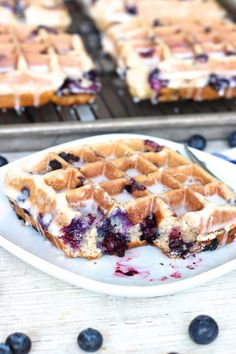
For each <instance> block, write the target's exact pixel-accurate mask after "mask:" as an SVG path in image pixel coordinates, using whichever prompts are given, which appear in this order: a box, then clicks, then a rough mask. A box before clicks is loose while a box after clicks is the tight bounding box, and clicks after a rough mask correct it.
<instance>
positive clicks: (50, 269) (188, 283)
mask: <svg viewBox="0 0 236 354" xmlns="http://www.w3.org/2000/svg"><path fill="white" fill-rule="evenodd" d="M122 138H129V139H132V138H133V139H134V138H141V139H148V138H149V139H153V140H154V141H157V142H160V143H163V144H167V146H168V144H169V145H172V144H173V145H175V146H176V147H178V148H183V145H182V144H179V143H175V142H173V141H171V140H167V139H162V138H158V137H156V136H151V135H142V134H122V133H120V134H119V133H118V134H102V135H95V136H90V137H86V138H80V139H76V140H73V141H70V142H66V143H63V144H59V145H55V146H52V147H50V148H47V149H44V150H41V151H39V152H35V153H32V154H30V155H28V156H26V157H23V158H20V159H18V160H16V161H13V162H11V163H10V164H8V165H6V166H4V167H2V168H0V174H1V175H3V177H4V176H5V174H6V172H7V171H8V170H9V169H10V168H11V167H13V166H14V165H17V164H18V163H22V162H24V161H27V159H29V160H30V159H31V158H32V156H40V155H41V154H43V153H45V152H47V151H56V150H57V148H60V147H63V148H65V147H67V146H68V147H69V146H70V145H73V144H74V143H79V144H81V145H82V144H85V143H86V141H87V142H89V141H91V139H93V142H96V141H95V140H98V141H99V140H100V139H106V140H112V139H115V140H117V139H122ZM98 141H97V142H98ZM103 141H104V140H103ZM192 150H193V151H194V152H196V153H197V154H199V155H201V156H203V157H204V156H206V155H210V154H208V153H206V152H202V151H197V150H195V149H192ZM211 158H212V159H217V160H220V161H221V163H223V164H227V165H230V166H231V168H232V169H233V168H236V166H234V165H232V164H230V163H229V162H227V161H223V160H221V159H220V158H218V157H216V156H211ZM1 188H2V191H3V193H4V194H5V192H4V184H2V186H1ZM41 237H42V236H41ZM0 246H1V247H3V248H4V249H5V250H7V251H8V252H10V253H11V254H13V255H14V256H16V257H18V258H19V259H21V260H23V261H24V262H26V263H28V264H30V265H31V266H33V267H34V268H36V269H39V270H41V271H43V272H44V273H46V274H49V275H51V276H53V277H55V278H57V279H60V280H63V281H64V282H67V283H70V284H72V285H75V286H78V287H81V288H84V289H86V290H90V291H94V292H98V293H100V294H106V295H113V296H122V297H130V298H140V297H147V298H148V297H158V296H164V295H171V294H174V293H178V292H181V291H184V290H187V289H190V288H192V287H195V286H199V285H201V284H204V283H206V282H208V281H210V280H213V279H216V278H218V277H220V276H223V275H225V274H227V273H229V272H231V271H233V270H234V269H235V268H236V259H232V260H230V261H228V262H226V263H224V264H222V265H219V266H217V267H214V268H212V269H210V270H208V271H205V272H203V273H200V274H197V275H193V276H192V277H189V278H186V279H179V280H177V281H175V282H171V283H168V284H163V283H161V284H158V285H142V286H134V285H120V284H112V283H109V282H102V281H100V280H94V279H91V278H87V277H85V276H83V275H80V274H76V273H74V272H72V271H70V270H67V269H65V268H63V267H60V266H58V265H56V264H53V263H51V262H50V261H47V260H45V259H43V258H41V257H40V256H37V255H35V254H33V253H31V252H30V251H27V250H25V249H24V248H22V247H21V246H19V245H17V244H15V243H14V242H12V241H10V240H8V238H7V237H6V236H4V235H3V234H2V233H1V234H0Z"/></svg>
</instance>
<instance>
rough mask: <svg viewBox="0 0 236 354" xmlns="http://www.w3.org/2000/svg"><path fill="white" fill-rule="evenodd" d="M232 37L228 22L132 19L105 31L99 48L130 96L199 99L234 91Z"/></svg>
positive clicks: (235, 65)
mask: <svg viewBox="0 0 236 354" xmlns="http://www.w3.org/2000/svg"><path fill="white" fill-rule="evenodd" d="M235 40H236V26H235V24H233V23H231V24H230V23H224V24H220V23H218V24H217V23H216V24H212V25H209V26H206V25H205V24H204V25H199V24H193V23H186V24H179V25H177V24H175V25H168V26H157V27H153V26H150V25H148V24H147V23H145V21H144V20H142V19H140V18H137V19H133V20H132V21H129V22H128V23H125V24H120V25H114V26H113V27H111V28H110V29H109V30H107V32H106V34H105V38H104V47H105V50H106V51H108V52H109V53H110V54H111V55H112V56H113V57H114V58H115V59H116V61H117V63H118V71H119V72H121V73H122V74H123V76H125V80H126V82H127V84H128V86H129V89H130V92H131V94H132V96H133V97H135V98H137V99H141V100H142V99H153V100H154V101H156V100H158V101H176V100H180V99H193V100H196V101H200V100H212V99H217V98H219V97H226V98H232V97H235V96H236V75H235V73H236V72H235V68H236V49H235ZM124 74H125V75H124Z"/></svg>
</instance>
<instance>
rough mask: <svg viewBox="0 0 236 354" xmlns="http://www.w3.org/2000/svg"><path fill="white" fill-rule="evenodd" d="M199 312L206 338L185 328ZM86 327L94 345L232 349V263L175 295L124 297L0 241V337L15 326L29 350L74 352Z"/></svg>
mask: <svg viewBox="0 0 236 354" xmlns="http://www.w3.org/2000/svg"><path fill="white" fill-rule="evenodd" d="M219 146H221V144H220V143H219V142H218V143H217V147H219ZM212 149H214V148H213V147H212ZM21 155H22V154H20V155H19V154H17V155H14V154H13V155H7V156H8V157H9V158H10V159H11V160H14V159H15V158H17V157H19V156H21ZM6 223H7V220H6ZM19 237H20V235H19ZM199 314H207V315H210V316H212V317H213V318H215V320H216V321H217V322H218V325H219V328H220V334H219V337H218V338H217V340H216V341H215V342H214V343H212V344H211V345H208V346H199V345H196V344H194V343H193V342H192V341H191V340H190V338H189V336H188V325H189V323H190V321H191V320H192V319H193V318H194V317H195V316H197V315H199ZM87 327H94V328H97V329H99V330H100V331H101V333H102V334H103V336H104V345H103V347H102V349H101V350H100V352H99V353H108V354H113V353H114V354H126V353H127V354H129V353H134V354H167V353H170V352H176V353H178V354H209V353H214V354H236V271H234V272H231V273H230V274H228V275H226V276H224V277H222V278H219V279H217V280H214V281H212V282H211V283H208V284H206V285H203V286H200V287H197V288H195V289H192V290H190V291H186V292H184V293H180V294H177V295H173V296H164V297H161V298H153V299H125V298H115V297H111V296H105V295H99V294H96V293H92V292H88V291H86V290H83V289H80V288H77V287H74V286H72V285H69V284H66V283H64V282H62V281H59V280H57V279H54V278H53V277H51V276H49V275H47V274H44V273H42V272H40V271H38V270H36V269H34V268H32V267H31V266H29V265H27V264H26V263H24V262H22V261H21V260H19V259H17V258H16V257H14V256H12V255H11V254H9V253H7V252H6V251H5V250H3V249H0V342H1V341H4V340H5V338H6V336H7V335H8V334H10V333H12V332H15V331H22V332H25V333H27V334H28V335H29V336H30V338H31V339H32V342H33V346H32V353H37V354H43V353H44V354H45V353H48V354H49V353H52V354H76V353H82V351H80V350H79V348H78V346H77V342H76V339H77V336H78V334H79V332H80V331H81V330H83V329H85V328H87Z"/></svg>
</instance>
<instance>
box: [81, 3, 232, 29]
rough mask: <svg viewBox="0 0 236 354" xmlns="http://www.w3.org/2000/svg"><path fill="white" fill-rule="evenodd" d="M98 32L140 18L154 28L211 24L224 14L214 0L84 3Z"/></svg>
mask: <svg viewBox="0 0 236 354" xmlns="http://www.w3.org/2000/svg"><path fill="white" fill-rule="evenodd" d="M84 3H85V5H86V6H87V8H88V11H89V13H90V15H91V16H92V17H93V19H94V20H95V22H96V24H97V26H98V27H99V29H102V30H104V29H106V28H108V27H110V26H111V25H113V24H117V23H125V22H128V21H130V20H131V19H133V18H136V17H140V18H142V19H144V20H146V21H147V22H148V23H149V24H151V25H153V26H160V25H166V24H172V23H175V24H176V23H179V24H181V23H186V22H190V23H203V24H205V25H206V24H212V23H215V22H218V21H222V20H224V19H225V17H226V12H225V11H224V10H223V8H222V7H220V6H219V4H218V3H217V2H216V1H214V0H185V1H183V0H96V1H90V0H84Z"/></svg>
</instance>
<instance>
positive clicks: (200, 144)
mask: <svg viewBox="0 0 236 354" xmlns="http://www.w3.org/2000/svg"><path fill="white" fill-rule="evenodd" d="M188 146H190V147H192V148H195V149H198V150H204V149H205V147H206V139H205V138H204V137H203V136H201V135H198V134H196V135H193V136H191V137H190V138H189V140H188Z"/></svg>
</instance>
